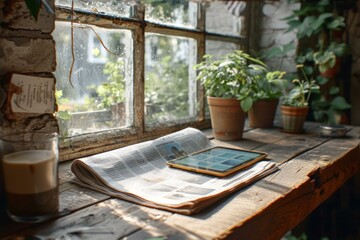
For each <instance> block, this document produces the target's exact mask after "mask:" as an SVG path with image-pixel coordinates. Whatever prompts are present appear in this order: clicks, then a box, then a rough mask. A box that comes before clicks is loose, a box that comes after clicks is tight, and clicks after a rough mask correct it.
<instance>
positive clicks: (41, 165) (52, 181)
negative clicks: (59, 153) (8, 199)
mask: <svg viewBox="0 0 360 240" xmlns="http://www.w3.org/2000/svg"><path fill="white" fill-rule="evenodd" d="M56 164H57V161H55V155H54V153H53V152H52V151H49V150H27V151H21V152H16V153H10V154H7V155H5V156H4V157H3V170H4V180H5V190H6V191H7V192H9V193H14V194H36V193H41V192H45V191H49V190H51V189H54V188H55V187H56V184H57V173H56Z"/></svg>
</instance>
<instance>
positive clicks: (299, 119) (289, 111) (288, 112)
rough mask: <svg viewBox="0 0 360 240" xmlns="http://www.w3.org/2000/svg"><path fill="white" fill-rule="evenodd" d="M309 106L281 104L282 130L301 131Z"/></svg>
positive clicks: (289, 131)
mask: <svg viewBox="0 0 360 240" xmlns="http://www.w3.org/2000/svg"><path fill="white" fill-rule="evenodd" d="M308 111H309V108H308V107H304V108H300V107H290V106H284V105H282V106H281V114H282V124H283V131H284V132H288V133H302V132H303V131H304V122H305V119H306V116H307V114H308Z"/></svg>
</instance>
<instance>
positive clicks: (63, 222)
mask: <svg viewBox="0 0 360 240" xmlns="http://www.w3.org/2000/svg"><path fill="white" fill-rule="evenodd" d="M169 215H171V213H168V212H164V211H161V210H156V209H151V208H146V207H141V206H139V205H135V204H132V203H128V202H125V201H120V200H118V199H110V200H107V201H104V202H101V203H98V204H95V205H92V206H90V207H88V208H85V209H82V210H80V211H77V212H75V213H73V214H71V215H68V216H65V217H63V218H60V219H57V220H55V221H53V222H48V223H43V224H37V225H33V227H32V228H30V229H28V230H27V231H23V232H21V233H16V234H14V235H12V236H10V237H9V238H8V239H14V238H17V239H21V238H25V237H30V236H31V237H38V238H41V239H66V236H67V237H71V239H109V240H111V239H119V238H121V237H124V236H127V235H130V234H131V233H133V232H136V231H138V230H139V229H141V228H143V227H145V226H146V225H148V224H149V223H151V222H153V221H156V222H158V223H160V222H162V221H163V220H164V219H166V217H167V216H169ZM61 237H62V238H61Z"/></svg>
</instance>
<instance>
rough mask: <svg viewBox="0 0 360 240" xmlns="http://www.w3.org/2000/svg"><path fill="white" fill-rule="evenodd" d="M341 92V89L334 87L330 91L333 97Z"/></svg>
mask: <svg viewBox="0 0 360 240" xmlns="http://www.w3.org/2000/svg"><path fill="white" fill-rule="evenodd" d="M339 92H340V88H339V87H336V86H332V87H331V88H330V90H329V93H330V94H331V95H335V94H338V93H339Z"/></svg>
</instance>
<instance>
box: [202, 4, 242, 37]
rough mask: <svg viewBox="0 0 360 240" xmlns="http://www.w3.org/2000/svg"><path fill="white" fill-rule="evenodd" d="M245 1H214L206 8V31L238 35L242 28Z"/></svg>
mask: <svg viewBox="0 0 360 240" xmlns="http://www.w3.org/2000/svg"><path fill="white" fill-rule="evenodd" d="M245 7H246V2H243V1H214V2H210V3H208V5H207V8H206V25H205V28H206V31H208V32H212V33H219V34H225V35H234V36H240V35H241V32H242V29H243V28H244V26H243V22H244V13H245ZM220 19H221V20H220Z"/></svg>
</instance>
